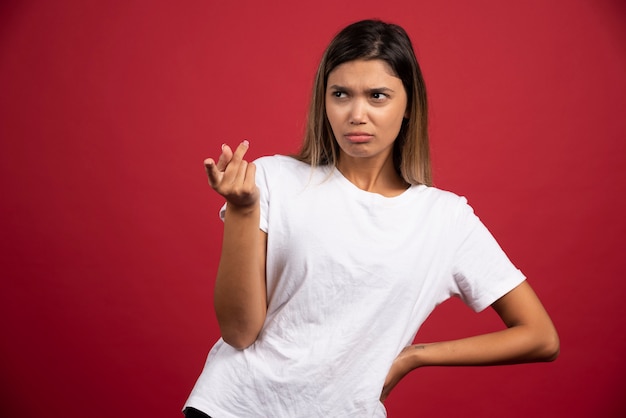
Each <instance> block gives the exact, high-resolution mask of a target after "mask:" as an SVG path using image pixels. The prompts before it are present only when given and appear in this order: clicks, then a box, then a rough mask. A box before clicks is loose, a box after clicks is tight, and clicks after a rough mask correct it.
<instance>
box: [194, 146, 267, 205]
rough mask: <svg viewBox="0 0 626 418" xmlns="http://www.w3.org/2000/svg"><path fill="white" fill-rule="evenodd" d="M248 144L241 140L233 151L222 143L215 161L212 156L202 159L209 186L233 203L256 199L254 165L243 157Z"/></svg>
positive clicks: (241, 203) (248, 202)
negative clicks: (220, 150) (220, 151)
mask: <svg viewBox="0 0 626 418" xmlns="http://www.w3.org/2000/svg"><path fill="white" fill-rule="evenodd" d="M249 146H250V144H249V143H248V141H243V142H241V143H240V144H239V145H238V146H237V148H236V149H235V151H234V152H233V151H232V149H231V148H230V147H229V146H228V145H222V153H221V154H220V157H219V159H218V160H217V162H215V161H214V160H213V159H212V158H207V159H206V160H204V165H205V168H206V172H207V176H208V178H209V184H210V185H211V187H212V188H213V189H214V190H215V191H216V192H218V193H219V194H221V195H222V196H224V197H225V198H226V200H227V201H229V202H230V203H232V204H235V205H249V204H253V203H254V202H255V201H256V200H257V199H258V190H257V187H256V183H255V173H256V167H255V165H254V164H253V163H248V162H247V161H246V160H244V159H243V158H244V156H245V155H246V152H247V151H248V148H249Z"/></svg>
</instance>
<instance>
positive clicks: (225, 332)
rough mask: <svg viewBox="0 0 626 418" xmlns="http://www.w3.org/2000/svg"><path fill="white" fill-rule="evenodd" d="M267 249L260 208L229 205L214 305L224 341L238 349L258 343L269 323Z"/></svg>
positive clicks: (256, 206)
mask: <svg viewBox="0 0 626 418" xmlns="http://www.w3.org/2000/svg"><path fill="white" fill-rule="evenodd" d="M265 247H266V235H265V233H264V232H263V231H261V230H260V229H259V205H258V204H256V205H255V206H253V207H251V208H244V209H241V208H237V207H229V206H228V205H227V207H226V214H225V218H224V239H223V244H222V255H221V258H220V263H219V268H218V272H217V278H216V282H215V294H214V297H215V301H214V305H215V312H216V315H217V320H218V323H219V326H220V330H221V333H222V338H223V339H224V341H225V342H226V343H228V344H230V345H232V346H233V347H235V348H238V349H243V348H246V347H248V346H249V345H251V344H252V343H253V342H254V341H255V340H256V338H257V336H258V334H259V332H260V330H261V327H262V326H263V323H264V321H265V315H266V313H267V294H266V286H265Z"/></svg>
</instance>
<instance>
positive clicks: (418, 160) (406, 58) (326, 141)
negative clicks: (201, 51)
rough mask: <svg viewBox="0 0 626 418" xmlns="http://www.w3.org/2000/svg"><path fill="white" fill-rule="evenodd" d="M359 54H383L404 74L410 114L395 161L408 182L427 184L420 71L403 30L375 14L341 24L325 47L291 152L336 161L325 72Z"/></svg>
mask: <svg viewBox="0 0 626 418" xmlns="http://www.w3.org/2000/svg"><path fill="white" fill-rule="evenodd" d="M357 59H365V60H373V59H379V60H383V61H385V62H386V63H387V64H388V65H389V67H391V69H392V70H393V71H394V73H395V74H396V75H397V76H398V77H399V78H400V79H401V80H402V84H403V86H404V89H405V90H406V94H407V102H408V107H409V109H408V110H409V112H408V114H409V117H408V118H405V119H404V120H403V122H402V127H401V128H400V133H399V134H398V137H397V138H396V140H395V143H394V149H393V159H394V166H395V168H396V170H397V172H398V174H399V175H400V176H401V177H402V178H403V179H404V180H405V181H406V182H407V183H410V184H425V185H428V186H430V185H431V184H432V176H431V169H430V149H429V144H428V103H427V99H426V86H425V84H424V79H423V77H422V71H421V70H420V67H419V64H418V63H417V59H416V58H415V53H414V51H413V45H412V44H411V40H410V39H409V36H408V35H407V33H406V32H405V30H404V29H402V28H401V27H400V26H398V25H395V24H391V23H385V22H381V21H379V20H362V21H359V22H356V23H353V24H351V25H349V26H347V27H345V28H344V29H343V30H341V32H339V33H338V34H337V35H336V36H335V38H334V39H333V40H332V41H331V42H330V44H329V45H328V48H326V51H325V52H324V55H323V56H322V60H321V62H320V65H319V67H318V69H317V74H316V76H315V84H314V87H313V94H312V95H311V103H310V107H309V114H308V119H307V127H306V132H305V135H304V141H303V144H302V148H301V149H300V152H299V153H298V154H297V155H295V156H294V157H295V158H297V159H298V160H300V161H304V162H306V163H308V164H310V165H312V166H318V165H336V164H337V159H338V157H339V145H338V144H337V141H336V140H335V137H334V135H333V131H332V129H331V126H330V123H329V122H328V118H327V117H326V100H325V98H326V87H327V82H328V75H329V74H330V73H331V71H333V70H334V69H335V68H336V67H338V66H339V65H341V64H343V63H345V62H348V61H353V60H357Z"/></svg>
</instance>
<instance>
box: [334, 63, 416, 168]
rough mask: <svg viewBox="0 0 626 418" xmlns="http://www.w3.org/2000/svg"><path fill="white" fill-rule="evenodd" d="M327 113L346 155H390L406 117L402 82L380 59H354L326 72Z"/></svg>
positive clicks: (342, 155)
mask: <svg viewBox="0 0 626 418" xmlns="http://www.w3.org/2000/svg"><path fill="white" fill-rule="evenodd" d="M327 86H328V87H327V88H326V116H327V117H328V121H329V122H330V125H331V127H332V130H333V134H334V135H335V139H336V140H337V143H338V144H339V147H340V149H341V153H340V159H345V158H346V157H353V158H369V159H381V161H384V160H385V159H386V158H389V157H390V155H391V153H392V150H393V143H394V141H395V139H396V138H397V136H398V133H399V132H400V127H401V126H402V119H403V118H404V117H405V116H407V94H406V91H405V90H404V86H403V84H402V81H401V80H400V79H399V78H398V77H397V76H395V75H394V73H393V71H392V70H391V68H390V67H389V65H388V64H387V63H386V62H385V61H382V60H378V59H375V60H355V61H348V62H346V63H343V64H341V65H339V66H337V67H336V68H335V69H334V70H333V71H331V73H330V74H329V75H328V83H327Z"/></svg>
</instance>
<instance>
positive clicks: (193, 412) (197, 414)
mask: <svg viewBox="0 0 626 418" xmlns="http://www.w3.org/2000/svg"><path fill="white" fill-rule="evenodd" d="M183 414H185V418H211V417H210V416H208V415H207V414H205V413H204V412H202V411H198V410H197V409H196V408H190V407H187V408H185V410H184V411H183Z"/></svg>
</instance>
